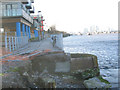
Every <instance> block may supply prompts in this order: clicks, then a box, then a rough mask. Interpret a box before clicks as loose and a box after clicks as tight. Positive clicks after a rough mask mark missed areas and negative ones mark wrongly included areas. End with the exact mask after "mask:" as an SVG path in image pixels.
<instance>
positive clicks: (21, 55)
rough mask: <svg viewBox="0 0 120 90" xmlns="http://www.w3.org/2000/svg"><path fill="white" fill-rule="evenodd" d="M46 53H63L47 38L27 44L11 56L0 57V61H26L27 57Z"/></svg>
mask: <svg viewBox="0 0 120 90" xmlns="http://www.w3.org/2000/svg"><path fill="white" fill-rule="evenodd" d="M47 52H63V50H61V49H59V48H57V47H53V45H52V43H51V39H50V38H47V39H44V40H42V41H38V42H29V44H28V45H26V46H24V47H23V48H20V49H18V50H16V51H14V52H13V53H12V54H8V55H5V57H4V56H2V60H3V61H4V60H5V61H6V60H28V59H29V57H35V56H36V55H38V54H41V55H42V54H44V53H47Z"/></svg>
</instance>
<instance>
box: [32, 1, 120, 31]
mask: <svg viewBox="0 0 120 90" xmlns="http://www.w3.org/2000/svg"><path fill="white" fill-rule="evenodd" d="M118 1H120V0H34V2H35V3H34V6H35V12H36V14H37V11H42V12H41V13H42V15H43V16H44V19H45V23H46V25H47V26H48V27H49V26H51V25H56V28H57V30H61V31H66V32H83V31H84V29H85V28H88V29H89V28H90V27H91V26H98V27H99V29H101V30H108V28H112V29H114V30H117V29H118Z"/></svg>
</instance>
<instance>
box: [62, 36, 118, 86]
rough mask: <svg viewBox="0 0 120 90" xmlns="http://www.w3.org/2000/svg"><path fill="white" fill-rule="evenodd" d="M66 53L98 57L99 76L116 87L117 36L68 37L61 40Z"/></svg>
mask: <svg viewBox="0 0 120 90" xmlns="http://www.w3.org/2000/svg"><path fill="white" fill-rule="evenodd" d="M63 45H64V51H65V52H66V53H88V54H93V55H96V56H97V57H98V64H99V68H100V74H101V75H102V76H103V77H104V78H105V79H107V80H108V81H109V82H111V83H112V87H118V85H117V84H118V34H100V35H89V36H87V35H83V36H75V35H74V36H70V37H66V38H64V39H63Z"/></svg>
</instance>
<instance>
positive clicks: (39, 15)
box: [38, 11, 41, 40]
mask: <svg viewBox="0 0 120 90" xmlns="http://www.w3.org/2000/svg"><path fill="white" fill-rule="evenodd" d="M40 13H41V11H38V18H40V17H41V14H40ZM40 24H41V22H40ZM39 27H40V25H39ZM40 28H41V27H40ZM40 28H39V40H40Z"/></svg>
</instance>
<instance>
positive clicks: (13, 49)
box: [12, 37, 14, 51]
mask: <svg viewBox="0 0 120 90" xmlns="http://www.w3.org/2000/svg"><path fill="white" fill-rule="evenodd" d="M12 49H13V51H14V40H13V37H12Z"/></svg>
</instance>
